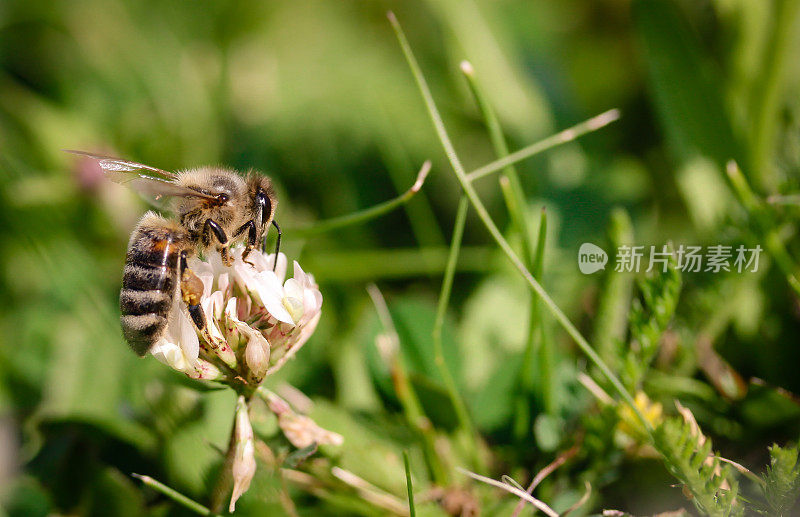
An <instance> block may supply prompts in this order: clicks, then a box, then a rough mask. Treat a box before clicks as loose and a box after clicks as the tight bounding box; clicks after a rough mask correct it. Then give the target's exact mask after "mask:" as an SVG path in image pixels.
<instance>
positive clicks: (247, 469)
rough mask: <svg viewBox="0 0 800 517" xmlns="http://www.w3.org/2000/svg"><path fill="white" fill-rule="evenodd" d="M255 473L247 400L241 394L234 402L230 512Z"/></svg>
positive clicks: (233, 509)
mask: <svg viewBox="0 0 800 517" xmlns="http://www.w3.org/2000/svg"><path fill="white" fill-rule="evenodd" d="M255 473H256V458H255V442H254V439H253V428H252V426H251V425H250V417H249V416H248V414H247V402H246V401H245V399H244V397H243V396H240V397H239V400H238V401H237V402H236V418H235V420H234V428H233V464H232V466H231V474H232V477H233V493H232V494H231V504H230V506H229V508H228V511H229V512H230V513H233V512H234V511H235V510H236V501H237V500H238V499H239V497H241V496H242V494H244V493H245V492H247V489H248V488H250V481H252V479H253V476H254V475H255Z"/></svg>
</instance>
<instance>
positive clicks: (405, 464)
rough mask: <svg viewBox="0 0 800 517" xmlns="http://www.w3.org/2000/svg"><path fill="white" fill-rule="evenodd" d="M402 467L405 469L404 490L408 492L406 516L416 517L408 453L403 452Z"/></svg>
mask: <svg viewBox="0 0 800 517" xmlns="http://www.w3.org/2000/svg"><path fill="white" fill-rule="evenodd" d="M403 467H404V468H405V469H406V489H407V490H408V514H409V517H416V516H417V509H416V507H415V506H414V485H413V484H412V483H411V467H410V466H409V464H408V451H403Z"/></svg>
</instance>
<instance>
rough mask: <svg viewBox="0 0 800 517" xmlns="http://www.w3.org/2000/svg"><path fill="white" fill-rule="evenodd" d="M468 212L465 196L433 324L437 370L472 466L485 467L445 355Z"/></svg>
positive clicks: (457, 217)
mask: <svg viewBox="0 0 800 517" xmlns="http://www.w3.org/2000/svg"><path fill="white" fill-rule="evenodd" d="M468 209H469V200H468V199H467V197H466V196H464V195H463V194H462V196H461V199H460V200H459V202H458V210H457V212H456V221H455V225H454V227H453V237H452V240H451V243H450V253H449V255H448V257H447V266H446V267H445V271H444V279H443V280H442V288H441V290H440V291H439V303H438V305H437V307H436V320H435V321H434V323H433V354H434V360H435V362H436V367H437V368H438V369H439V374H440V375H441V376H442V380H443V381H444V385H445V389H446V390H447V394H448V397H449V398H450V402H451V403H452V404H453V407H454V408H455V410H456V417H457V418H458V425H459V428H460V431H461V432H462V433H463V435H464V436H465V437H466V439H467V447H468V449H469V451H470V452H471V455H472V462H473V464H475V465H476V466H482V465H483V461H482V460H481V455H480V448H479V444H478V435H477V432H476V431H475V427H474V426H473V425H472V419H470V416H469V412H468V411H467V406H466V404H464V400H463V399H462V398H461V395H460V394H459V393H458V387H457V386H456V382H455V379H453V375H452V374H451V373H450V369H449V368H448V367H447V363H446V362H445V360H444V351H443V349H442V327H443V326H444V318H445V316H446V314H447V305H448V304H449V302H450V292H451V290H452V288H453V277H454V276H455V273H456V264H457V263H458V254H459V251H460V250H461V238H462V237H463V235H464V225H465V224H466V221H467V210H468Z"/></svg>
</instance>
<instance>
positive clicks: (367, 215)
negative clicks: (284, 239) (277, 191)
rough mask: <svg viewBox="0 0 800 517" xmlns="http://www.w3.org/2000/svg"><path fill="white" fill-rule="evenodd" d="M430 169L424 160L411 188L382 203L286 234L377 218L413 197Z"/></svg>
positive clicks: (314, 232) (309, 232) (306, 233)
mask: <svg viewBox="0 0 800 517" xmlns="http://www.w3.org/2000/svg"><path fill="white" fill-rule="evenodd" d="M430 170H431V162H430V161H426V162H425V163H423V164H422V168H420V170H419V173H418V174H417V179H416V181H415V182H414V184H413V185H412V186H411V188H409V189H408V190H406V191H405V192H404V193H402V194H400V195H399V196H397V197H396V198H394V199H390V200H388V201H384V202H383V203H379V204H377V205H375V206H372V207H370V208H365V209H364V210H359V211H357V212H352V213H350V214H347V215H343V216H340V217H333V218H331V219H326V220H324V221H319V222H317V223H314V224H312V225H310V226H301V227H298V228H289V229H288V230H287V234H289V235H293V236H295V237H309V236H311V235H317V234H320V233H325V232H330V231H332V230H338V229H341V228H344V227H346V226H352V225H355V224H362V223H365V222H367V221H371V220H372V219H375V218H378V217H380V216H382V215H384V214H388V213H389V212H391V211H392V210H394V209H395V208H397V207H399V206H401V205H404V204H406V203H408V201H409V200H410V199H411V198H412V197H414V194H416V193H417V192H419V190H420V189H421V188H422V185H423V184H424V183H425V178H426V177H427V176H428V173H429V172H430Z"/></svg>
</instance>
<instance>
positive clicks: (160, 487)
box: [131, 474, 215, 517]
mask: <svg viewBox="0 0 800 517" xmlns="http://www.w3.org/2000/svg"><path fill="white" fill-rule="evenodd" d="M131 476H133V477H135V478H136V479H138V480H139V481H141V482H142V483H144V484H145V485H147V486H149V487H150V488H152V489H153V490H155V491H157V492H159V493H161V494H163V495H165V496H167V497H169V498H170V499H172V500H173V501H175V502H176V503H178V504H179V505H181V506H183V507H184V508H187V509H189V510H191V511H193V512H194V513H196V514H199V515H204V516H206V517H209V516H211V517H213V516H214V515H215V514H214V513H212V512H211V510H209V509H208V508H206V507H205V506H203V505H202V504H200V503H198V502H197V501H195V500H194V499H191V498H189V497H187V496H185V495H183V494H181V493H180V492H178V491H177V490H175V489H174V488H170V487H168V486H167V485H165V484H164V483H161V482H160V481H158V480H155V479H153V478H151V477H150V476H143V475H141V474H131Z"/></svg>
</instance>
